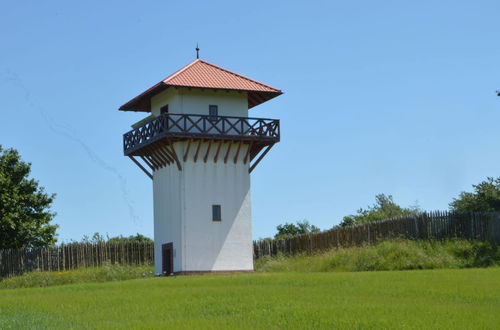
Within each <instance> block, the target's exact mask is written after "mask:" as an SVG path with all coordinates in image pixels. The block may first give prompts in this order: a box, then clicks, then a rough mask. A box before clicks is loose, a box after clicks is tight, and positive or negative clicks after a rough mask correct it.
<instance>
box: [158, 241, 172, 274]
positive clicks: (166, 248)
mask: <svg viewBox="0 0 500 330" xmlns="http://www.w3.org/2000/svg"><path fill="white" fill-rule="evenodd" d="M161 260H162V266H161V269H162V275H163V276H170V275H173V274H174V245H173V243H167V244H162V246H161Z"/></svg>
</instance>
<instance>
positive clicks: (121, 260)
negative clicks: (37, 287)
mask: <svg viewBox="0 0 500 330" xmlns="http://www.w3.org/2000/svg"><path fill="white" fill-rule="evenodd" d="M152 263H153V243H150V242H124V243H95V244H92V243H71V244H61V245H59V246H51V247H45V248H26V249H4V250H0V278H1V277H6V276H12V275H18V274H22V273H25V272H29V271H64V270H71V269H76V268H80V267H95V266H102V265H106V264H121V265H149V264H152Z"/></svg>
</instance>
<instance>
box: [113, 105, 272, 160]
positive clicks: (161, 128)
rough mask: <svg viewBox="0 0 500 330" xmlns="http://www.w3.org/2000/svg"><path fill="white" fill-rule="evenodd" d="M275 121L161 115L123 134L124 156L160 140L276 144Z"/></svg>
mask: <svg viewBox="0 0 500 330" xmlns="http://www.w3.org/2000/svg"><path fill="white" fill-rule="evenodd" d="M279 127H280V123H279V120H278V119H265V118H247V117H227V116H206V115H186V114H163V115H160V116H158V117H155V118H153V119H151V120H150V121H148V122H146V123H144V124H143V125H142V126H140V127H138V128H136V129H134V130H131V131H130V132H128V133H125V134H124V135H123V151H124V153H125V155H126V156H128V155H130V154H131V153H133V152H134V151H137V150H138V149H140V148H142V147H144V146H146V145H149V144H151V143H153V142H156V141H158V140H161V139H163V138H180V139H186V138H205V139H216V140H240V141H241V140H243V141H262V142H271V143H274V142H278V141H279V139H280V133H279Z"/></svg>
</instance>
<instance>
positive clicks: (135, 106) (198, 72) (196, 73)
mask: <svg viewBox="0 0 500 330" xmlns="http://www.w3.org/2000/svg"><path fill="white" fill-rule="evenodd" d="M171 86H175V87H190V88H209V89H223V90H237V91H246V92H248V108H252V107H254V106H256V105H259V104H261V103H263V102H266V101H268V100H270V99H272V98H273V97H276V96H278V95H280V94H282V92H281V90H279V89H276V88H273V87H271V86H268V85H264V84H262V83H260V82H258V81H255V80H252V79H250V78H247V77H244V76H241V75H239V74H237V73H234V72H231V71H228V70H226V69H223V68H221V67H218V66H216V65H213V64H211V63H208V62H206V61H203V60H200V59H196V60H194V61H193V62H191V63H189V64H188V65H186V66H185V67H183V68H182V69H180V70H178V71H177V72H175V73H173V74H171V75H170V76H168V77H167V78H165V79H163V80H162V81H160V82H159V83H157V84H156V85H154V86H153V87H151V88H149V89H148V90H146V91H145V92H143V93H141V94H140V95H138V96H136V97H135V98H133V99H132V100H130V101H128V102H127V103H125V104H124V105H122V106H121V107H120V110H125V111H146V112H149V111H151V97H153V96H154V95H155V94H158V93H159V92H161V91H163V90H165V89H167V88H169V87H171Z"/></svg>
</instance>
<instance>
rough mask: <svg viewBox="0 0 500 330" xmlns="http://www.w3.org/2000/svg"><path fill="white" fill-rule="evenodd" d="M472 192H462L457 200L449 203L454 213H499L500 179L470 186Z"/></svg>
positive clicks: (487, 180) (491, 179) (490, 179)
mask: <svg viewBox="0 0 500 330" xmlns="http://www.w3.org/2000/svg"><path fill="white" fill-rule="evenodd" d="M472 187H473V188H474V192H465V191H462V192H461V193H460V195H459V196H458V198H454V199H453V202H451V203H450V209H451V210H452V211H455V212H481V211H486V212H487V211H500V178H496V179H495V178H490V177H488V178H486V180H485V181H483V182H481V183H479V184H476V185H472Z"/></svg>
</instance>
